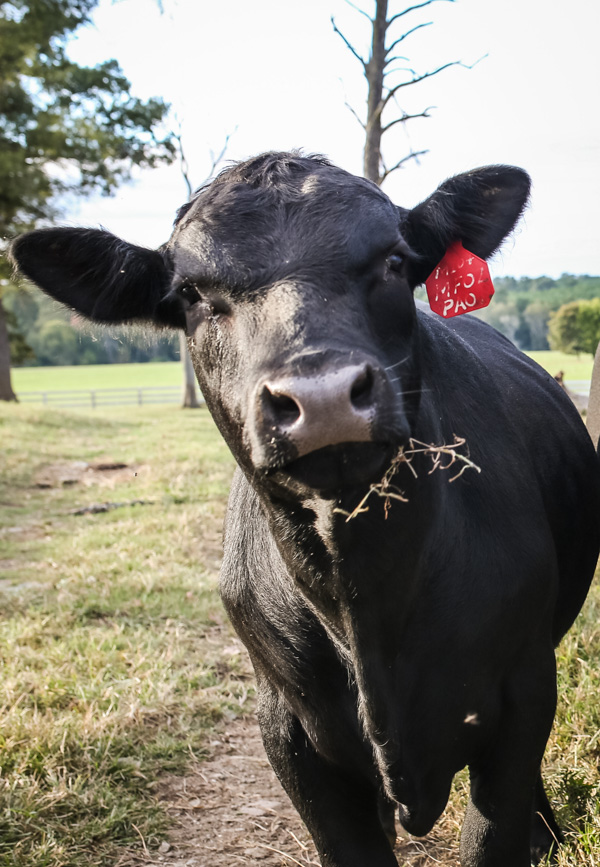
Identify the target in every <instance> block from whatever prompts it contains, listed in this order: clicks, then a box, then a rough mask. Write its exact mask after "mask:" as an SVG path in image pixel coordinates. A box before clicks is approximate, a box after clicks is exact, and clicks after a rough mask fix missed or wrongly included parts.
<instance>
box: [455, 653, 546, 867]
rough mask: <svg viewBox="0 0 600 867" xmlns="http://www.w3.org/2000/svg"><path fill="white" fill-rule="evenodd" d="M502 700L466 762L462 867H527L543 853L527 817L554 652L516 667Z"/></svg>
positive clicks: (536, 781) (535, 796) (535, 793)
mask: <svg viewBox="0 0 600 867" xmlns="http://www.w3.org/2000/svg"><path fill="white" fill-rule="evenodd" d="M502 698H503V713H502V717H501V719H500V721H499V726H498V731H497V733H496V736H495V737H493V738H491V741H490V744H489V745H488V747H487V749H486V750H485V751H483V752H482V753H481V754H480V755H479V756H478V757H477V759H476V760H475V761H474V762H472V763H471V765H470V772H471V796H470V800H469V804H468V806H467V811H466V815H465V821H464V825H463V831H462V835H461V849H460V852H461V861H460V863H461V867H530V865H531V863H532V862H533V863H537V861H538V860H539V858H540V856H543V855H544V854H545V853H542V852H540V849H539V839H536V838H537V836H538V835H534V834H533V835H532V815H533V814H534V813H535V811H536V810H538V809H540V790H539V786H540V784H541V778H540V764H541V760H542V756H543V754H544V749H545V746H546V741H547V739H548V735H549V734H550V729H551V727H552V720H553V718H554V711H555V705H556V671H555V664H554V653H553V652H552V651H549V652H548V653H546V655H545V658H544V659H543V660H540V659H539V656H538V664H537V665H534V664H533V663H531V662H530V663H528V665H527V667H526V668H524V667H522V668H520V670H519V671H518V672H517V673H516V674H515V675H514V676H513V677H512V678H511V679H510V681H509V682H508V684H507V686H506V688H505V689H504V691H503V696H502ZM542 791H543V789H542ZM533 827H534V828H535V817H534V826H533ZM548 839H550V838H549V837H548Z"/></svg>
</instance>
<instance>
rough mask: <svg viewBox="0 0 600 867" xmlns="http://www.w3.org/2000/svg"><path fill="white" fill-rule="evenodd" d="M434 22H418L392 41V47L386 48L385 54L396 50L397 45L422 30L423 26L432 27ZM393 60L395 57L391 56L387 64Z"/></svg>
mask: <svg viewBox="0 0 600 867" xmlns="http://www.w3.org/2000/svg"><path fill="white" fill-rule="evenodd" d="M432 24H433V21H426V22H425V23H424V24H417V26H416V27H413V28H412V29H411V30H407V32H406V33H404V34H403V35H402V36H400V37H399V38H398V39H396V40H395V41H394V42H392V44H391V45H390V47H389V48H387V49H386V52H385V56H386V57H387V56H388V54H389V53H390V51H393V50H394V48H395V47H396V45H399V44H400V43H401V42H404V40H405V39H407V38H408V37H409V36H410V35H411V34H412V33H414V32H415V31H416V30H421V28H422V27H431V25H432ZM392 60H393V58H390V60H388V61H386V66H387V64H388V63H391V62H392Z"/></svg>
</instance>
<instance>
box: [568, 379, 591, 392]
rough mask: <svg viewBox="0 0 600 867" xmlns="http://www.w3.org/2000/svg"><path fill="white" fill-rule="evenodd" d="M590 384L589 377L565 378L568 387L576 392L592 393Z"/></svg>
mask: <svg viewBox="0 0 600 867" xmlns="http://www.w3.org/2000/svg"><path fill="white" fill-rule="evenodd" d="M590 384H591V380H589V379H565V385H566V386H567V388H569V389H571V391H574V392H575V393H576V394H585V395H588V394H589V393H590Z"/></svg>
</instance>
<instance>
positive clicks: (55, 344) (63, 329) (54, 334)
mask: <svg viewBox="0 0 600 867" xmlns="http://www.w3.org/2000/svg"><path fill="white" fill-rule="evenodd" d="M35 349H36V355H37V357H38V358H39V359H40V361H41V362H42V364H43V363H44V362H47V363H49V364H62V365H67V364H75V362H76V360H77V351H78V345H77V337H76V335H75V332H74V331H73V329H72V328H71V327H70V326H69V324H68V323H67V322H63V321H62V320H61V319H50V320H49V321H48V322H44V324H43V325H42V327H41V329H40V333H39V335H38V337H37V340H36V347H35Z"/></svg>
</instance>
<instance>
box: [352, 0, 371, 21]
mask: <svg viewBox="0 0 600 867" xmlns="http://www.w3.org/2000/svg"><path fill="white" fill-rule="evenodd" d="M346 3H347V4H348V6H352V8H353V9H355V10H356V11H357V12H360V14H361V15H364V16H365V18H368V20H369V21H370V22H371V24H372V23H373V19H372V18H371V16H370V15H369V13H368V12H365V10H364V9H361V8H360V6H356V5H355V4H354V3H351V2H350V0H346Z"/></svg>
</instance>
